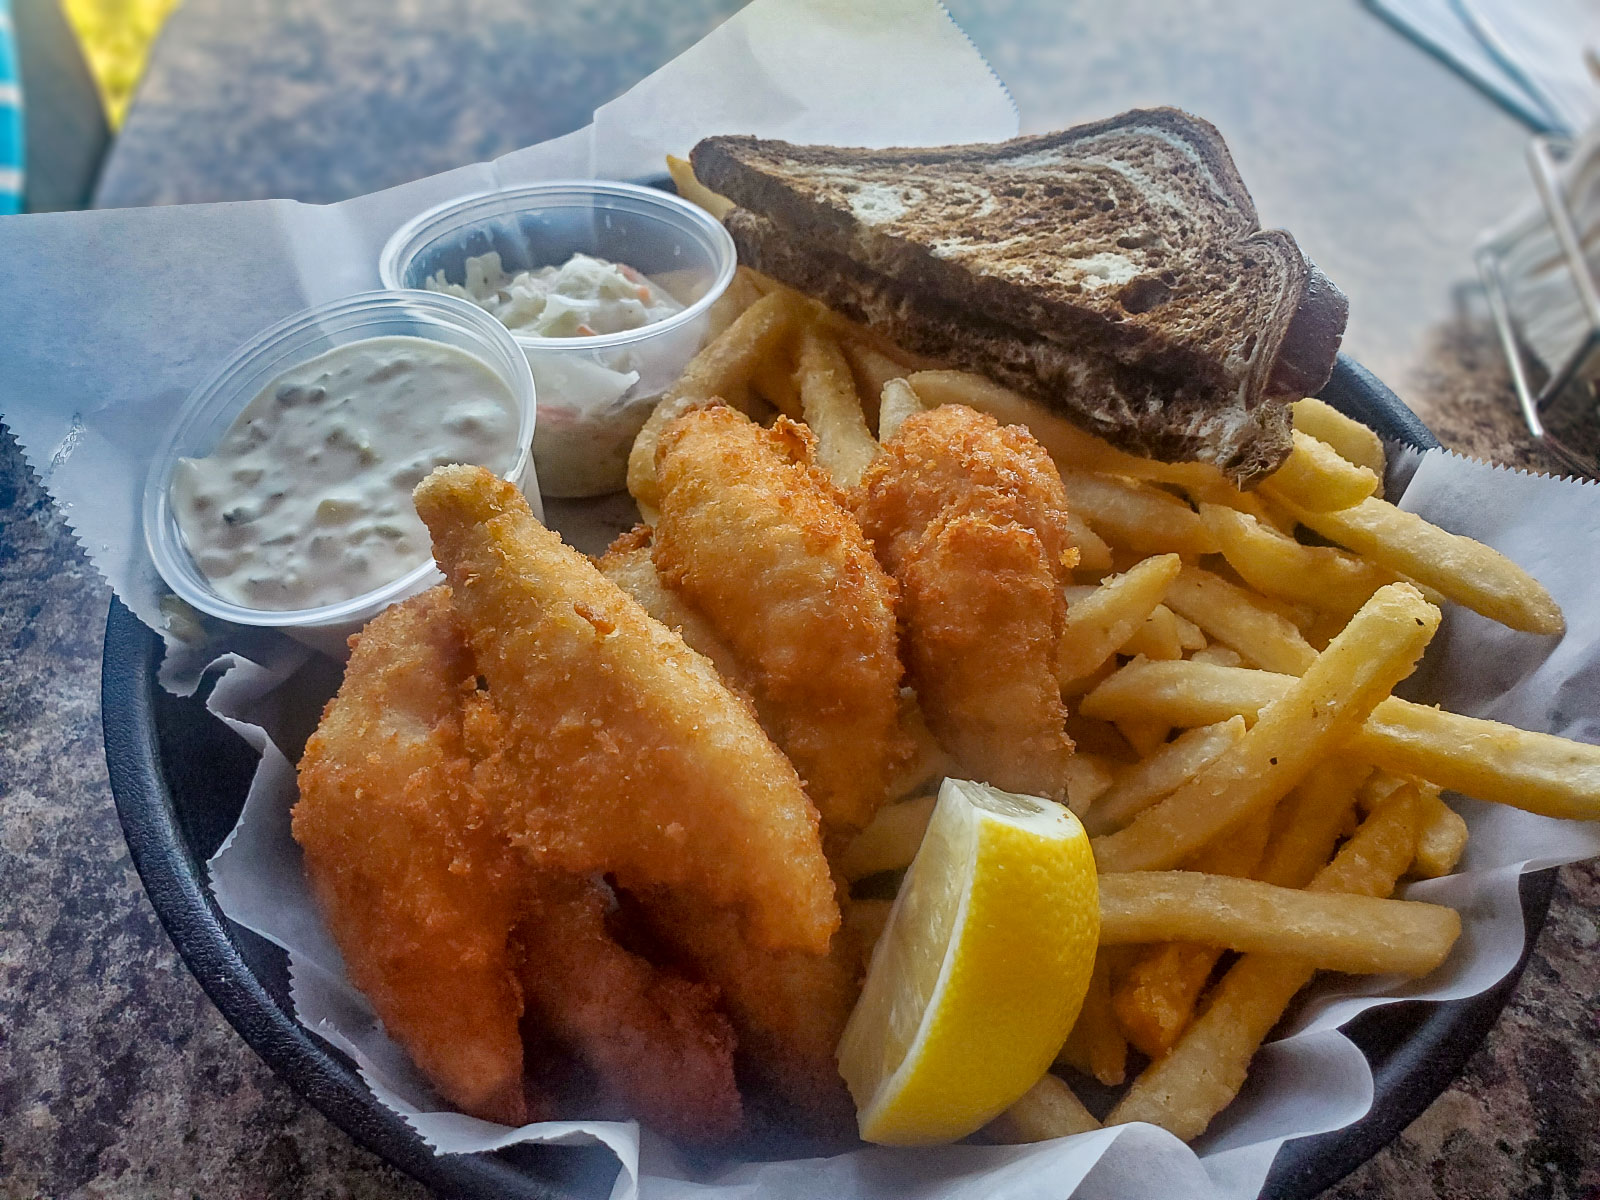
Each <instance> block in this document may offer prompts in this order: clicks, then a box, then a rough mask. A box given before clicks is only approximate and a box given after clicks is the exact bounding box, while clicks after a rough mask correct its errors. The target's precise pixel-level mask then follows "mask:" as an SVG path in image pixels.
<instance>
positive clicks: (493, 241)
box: [378, 180, 738, 496]
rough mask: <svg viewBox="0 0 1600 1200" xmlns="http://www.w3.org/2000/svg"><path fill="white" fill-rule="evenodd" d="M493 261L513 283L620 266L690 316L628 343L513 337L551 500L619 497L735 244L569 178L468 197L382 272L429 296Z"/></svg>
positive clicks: (392, 246) (402, 243)
mask: <svg viewBox="0 0 1600 1200" xmlns="http://www.w3.org/2000/svg"><path fill="white" fill-rule="evenodd" d="M491 250H492V251H496V252H498V253H499V255H500V261H501V265H502V266H503V267H504V268H505V270H506V271H507V272H508V273H510V274H516V273H517V272H519V271H527V270H536V269H538V268H540V267H547V266H560V265H561V264H562V263H564V262H566V261H567V260H568V259H569V258H571V257H572V256H573V255H574V254H580V253H581V254H588V255H591V256H593V257H595V258H602V259H606V260H608V261H610V262H615V263H623V264H626V265H627V266H630V267H633V268H635V269H636V270H638V271H641V272H643V273H644V274H645V275H647V276H650V277H651V278H652V279H654V280H656V281H657V282H660V283H662V284H663V285H664V287H665V289H666V291H667V292H668V293H669V294H671V295H672V296H673V298H674V299H676V300H678V301H679V302H680V303H682V304H684V305H685V306H686V307H685V308H684V310H683V311H682V312H679V313H674V314H673V315H672V316H670V317H667V318H665V319H664V320H661V321H657V322H655V323H653V324H650V325H645V326H642V327H641V328H639V329H632V330H627V331H626V332H623V333H609V334H599V335H597V336H594V337H565V338H564V337H535V336H532V335H530V334H523V333H519V332H516V331H512V336H513V337H515V338H516V341H517V344H518V345H519V346H521V347H522V349H523V351H524V352H525V353H526V354H527V357H528V362H529V364H530V365H531V366H532V368H533V375H534V379H535V380H536V381H537V382H538V387H539V429H538V432H537V433H536V434H535V436H534V445H533V452H534V458H535V460H536V461H537V463H538V467H539V481H540V484H541V486H542V487H543V489H544V491H545V494H546V495H550V496H599V495H604V494H606V493H608V492H615V491H618V490H620V489H621V488H622V487H623V485H624V483H625V481H626V475H627V460H628V450H629V448H630V447H631V446H632V445H633V439H634V436H635V435H636V434H637V433H638V432H639V428H640V426H642V425H643V424H644V421H645V418H646V417H648V416H649V415H650V410H651V409H652V408H653V407H654V406H655V402H656V400H657V399H658V398H659V397H660V396H661V393H662V392H664V391H665V390H666V389H667V388H668V387H669V386H670V385H671V384H672V383H673V382H674V381H675V380H676V379H677V378H678V376H679V375H680V374H681V373H682V372H683V368H684V366H685V365H686V364H687V363H688V361H689V359H690V358H692V357H693V356H694V354H695V351H697V350H699V348H700V346H701V343H702V342H704V340H705V335H706V328H707V324H708V321H709V310H710V308H711V305H712V304H713V303H714V302H715V301H716V299H717V297H718V296H720V295H722V293H723V292H724V291H725V290H726V289H727V286H728V284H729V283H730V282H731V281H732V279H733V272H734V268H735V267H736V266H737V265H738V260H737V254H736V253H735V251H734V247H733V239H732V238H731V237H729V236H728V231H727V230H725V229H724V228H723V227H722V225H721V223H720V222H718V221H717V220H716V219H715V218H714V217H712V216H711V215H710V214H709V213H707V212H705V211H704V210H703V209H701V208H699V207H697V206H695V205H693V204H690V203H689V202H688V201H686V200H682V199H680V198H678V197H677V196H674V195H672V194H671V193H669V192H663V191H658V190H656V189H655V188H648V187H640V186H638V185H635V184H630V183H606V182H599V181H595V180H561V181H556V182H550V183H536V184H528V185H526V186H522V187H513V188H506V189H504V190H501V191H496V192H486V193H483V194H481V195H475V196H466V197H463V198H461V199H459V200H452V201H450V202H449V203H448V204H443V205H440V206H439V207H438V208H434V209H432V210H430V211H428V212H425V213H423V214H422V215H421V216H418V217H416V218H414V219H412V220H411V221H409V222H407V223H406V224H405V225H403V226H401V228H400V229H399V230H398V231H397V232H396V233H395V234H394V236H393V237H391V238H390V239H389V242H388V244H387V245H386V246H385V247H384V249H383V254H382V256H381V258H380V260H379V263H378V273H379V275H380V276H381V277H382V279H383V284H384V286H385V287H389V288H422V287H424V286H425V285H426V282H427V280H428V279H429V278H430V277H432V276H434V275H435V274H437V273H438V272H440V271H442V272H444V277H445V279H446V280H447V281H448V282H450V283H457V284H459V283H462V282H464V280H465V277H466V260H467V259H468V258H472V257H475V256H477V255H481V254H487V253H489V252H490V251H491Z"/></svg>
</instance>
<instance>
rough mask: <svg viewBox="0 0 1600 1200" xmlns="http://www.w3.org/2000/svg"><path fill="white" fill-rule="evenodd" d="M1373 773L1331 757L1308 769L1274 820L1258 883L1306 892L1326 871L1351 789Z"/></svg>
mask: <svg viewBox="0 0 1600 1200" xmlns="http://www.w3.org/2000/svg"><path fill="white" fill-rule="evenodd" d="M1371 773H1372V768H1370V767H1368V766H1367V765H1366V764H1365V763H1362V762H1358V761H1356V760H1355V759H1352V758H1346V757H1343V756H1339V755H1335V756H1334V757H1332V758H1325V759H1323V760H1322V761H1321V762H1319V763H1318V764H1317V765H1316V766H1314V767H1312V768H1311V773H1310V774H1309V775H1307V776H1306V777H1305V778H1304V779H1302V780H1301V781H1300V784H1299V786H1298V787H1296V788H1295V789H1294V791H1292V792H1290V793H1289V794H1288V795H1287V796H1285V797H1284V798H1283V802H1282V803H1281V804H1279V805H1278V809H1277V811H1276V812H1275V813H1274V814H1273V822H1272V824H1273V829H1272V836H1271V837H1270V838H1269V839H1268V841H1267V848H1266V851H1265V852H1264V853H1263V854H1262V857H1261V863H1260V865H1259V866H1258V867H1257V869H1256V871H1255V872H1254V874H1255V877H1256V878H1257V879H1262V880H1265V881H1266V882H1267V883H1275V884H1277V885H1278V886H1279V887H1295V888H1298V887H1305V886H1306V884H1308V883H1310V882H1311V880H1312V879H1313V878H1314V877H1315V876H1316V874H1317V872H1318V871H1320V870H1322V868H1323V867H1325V866H1327V865H1328V860H1329V859H1330V858H1332V857H1333V848H1334V847H1335V846H1336V845H1338V843H1339V838H1340V835H1341V834H1343V832H1344V830H1345V826H1346V824H1347V823H1348V822H1349V821H1350V818H1351V815H1352V813H1353V812H1354V811H1355V806H1356V789H1357V788H1359V787H1360V786H1361V782H1362V780H1364V779H1365V778H1366V777H1367V776H1368V775H1370V774H1371Z"/></svg>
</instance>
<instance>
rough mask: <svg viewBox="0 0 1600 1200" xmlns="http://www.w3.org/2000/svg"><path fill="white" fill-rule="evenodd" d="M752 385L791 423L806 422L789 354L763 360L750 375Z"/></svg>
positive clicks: (798, 386)
mask: <svg viewBox="0 0 1600 1200" xmlns="http://www.w3.org/2000/svg"><path fill="white" fill-rule="evenodd" d="M750 385H751V386H752V387H753V388H754V389H755V390H756V392H757V393H758V394H759V395H760V396H761V398H762V399H763V400H765V401H766V402H767V403H768V404H770V405H772V407H773V408H775V409H777V410H778V411H779V412H780V413H782V414H783V415H784V416H786V417H788V418H789V419H790V420H791V421H804V420H805V410H804V409H803V408H802V407H801V405H800V385H799V383H798V382H796V380H795V365H794V361H793V359H792V358H791V357H790V356H789V355H788V354H780V353H776V352H775V353H773V354H772V355H771V356H770V357H768V358H765V359H762V360H761V362H760V363H758V364H757V365H756V368H755V370H754V371H752V372H751V373H750Z"/></svg>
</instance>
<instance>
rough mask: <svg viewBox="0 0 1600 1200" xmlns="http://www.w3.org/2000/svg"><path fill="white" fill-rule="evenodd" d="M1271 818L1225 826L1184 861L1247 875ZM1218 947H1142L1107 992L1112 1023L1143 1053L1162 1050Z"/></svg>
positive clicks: (1186, 1013)
mask: <svg viewBox="0 0 1600 1200" xmlns="http://www.w3.org/2000/svg"><path fill="white" fill-rule="evenodd" d="M1271 828H1272V822H1271V821H1270V820H1267V819H1265V818H1264V817H1253V818H1251V819H1250V820H1248V821H1246V822H1245V823H1244V824H1243V825H1242V826H1240V827H1236V828H1234V829H1228V830H1225V831H1224V832H1223V834H1222V836H1221V837H1218V838H1217V839H1215V840H1214V841H1213V842H1211V844H1210V845H1208V846H1206V847H1205V848H1204V849H1202V850H1201V851H1200V852H1199V853H1198V854H1196V855H1195V856H1194V858H1192V859H1191V860H1190V861H1189V862H1188V863H1187V864H1185V866H1186V868H1187V869H1188V870H1191V871H1201V872H1205V873H1207V874H1212V875H1238V876H1248V875H1250V874H1251V873H1252V872H1253V871H1254V870H1255V869H1256V867H1257V866H1258V865H1259V863H1260V860H1261V855H1262V852H1263V851H1264V850H1265V849H1266V844H1267V838H1268V835H1269V834H1270V832H1271ZM1222 954H1223V951H1221V950H1219V949H1217V948H1215V947H1212V946H1197V945H1192V944H1189V943H1185V942H1167V943H1163V944H1160V945H1153V946H1149V947H1147V948H1146V949H1145V950H1144V951H1142V952H1141V953H1140V954H1139V956H1138V958H1136V959H1135V960H1134V962H1133V964H1132V965H1131V966H1130V967H1129V968H1128V970H1127V971H1126V972H1124V973H1123V976H1122V978H1121V980H1119V981H1118V983H1117V986H1116V987H1115V988H1114V989H1113V991H1112V994H1111V1005H1112V1008H1113V1009H1115V1011H1116V1014H1117V1023H1118V1024H1119V1025H1120V1026H1121V1027H1122V1032H1123V1033H1124V1034H1125V1035H1127V1038H1128V1041H1130V1042H1131V1043H1133V1045H1134V1047H1135V1048H1136V1049H1137V1050H1138V1051H1139V1052H1140V1053H1142V1054H1144V1055H1146V1056H1147V1057H1150V1058H1157V1057H1159V1056H1160V1055H1162V1054H1165V1053H1166V1052H1167V1051H1168V1050H1169V1049H1170V1048H1171V1047H1172V1044H1173V1043H1174V1042H1176V1041H1177V1040H1178V1037H1179V1035H1181V1034H1182V1033H1183V1031H1184V1030H1185V1029H1186V1028H1188V1026H1189V1022H1190V1021H1191V1020H1192V1019H1193V1017H1194V1006H1195V1002H1196V1001H1198V1000H1199V999H1200V993H1201V992H1203V991H1204V990H1205V986H1206V984H1207V983H1208V982H1209V981H1210V979H1211V972H1212V970H1213V969H1214V968H1215V967H1216V965H1217V961H1218V960H1219V959H1220V958H1221V957H1222Z"/></svg>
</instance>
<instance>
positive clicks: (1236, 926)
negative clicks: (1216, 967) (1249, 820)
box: [1100, 863, 1461, 975]
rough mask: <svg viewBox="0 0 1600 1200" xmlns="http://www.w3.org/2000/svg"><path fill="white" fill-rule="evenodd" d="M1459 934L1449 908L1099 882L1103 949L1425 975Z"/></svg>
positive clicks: (1133, 880)
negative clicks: (1194, 951) (1200, 951)
mask: <svg viewBox="0 0 1600 1200" xmlns="http://www.w3.org/2000/svg"><path fill="white" fill-rule="evenodd" d="M1407 865H1408V866H1409V865H1410V864H1409V863H1408V864H1407ZM1460 934H1461V916H1460V914H1458V913H1457V912H1456V910H1455V909H1453V908H1449V907H1447V906H1445V905H1442V904H1424V903H1422V902H1420V901H1416V900H1379V899H1374V898H1372V897H1369V896H1342V895H1332V894H1325V893H1318V892H1309V891H1299V890H1297V889H1295V888H1285V887H1278V886H1276V885H1274V884H1270V883H1263V882H1261V881H1260V880H1257V879H1240V878H1237V877H1234V876H1229V875H1205V874H1201V873H1200V872H1198V871H1139V872H1136V873H1133V874H1106V873H1102V874H1101V876H1100V944H1101V945H1103V946H1127V945H1137V944H1140V943H1145V942H1154V941H1160V940H1162V939H1168V940H1171V941H1179V942H1188V943H1190V944H1193V945H1198V946H1215V947H1218V948H1219V949H1225V950H1240V951H1244V952H1246V953H1250V952H1259V953H1264V954H1289V955H1293V956H1294V957H1296V958H1303V959H1305V960H1306V961H1308V962H1311V963H1314V964H1316V966H1317V967H1318V968H1319V969H1321V970H1325V971H1344V972H1347V973H1349V974H1359V975H1382V974H1387V973H1388V972H1391V971H1392V972H1396V973H1398V974H1401V975H1426V974H1427V973H1428V972H1429V971H1431V970H1433V969H1434V968H1435V967H1437V966H1438V965H1439V964H1440V963H1442V962H1443V961H1444V960H1445V957H1446V956H1447V955H1448V954H1449V953H1450V948H1451V947H1452V946H1453V945H1455V942H1456V938H1457V937H1459V936H1460Z"/></svg>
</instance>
